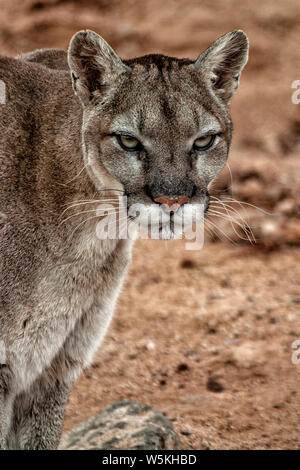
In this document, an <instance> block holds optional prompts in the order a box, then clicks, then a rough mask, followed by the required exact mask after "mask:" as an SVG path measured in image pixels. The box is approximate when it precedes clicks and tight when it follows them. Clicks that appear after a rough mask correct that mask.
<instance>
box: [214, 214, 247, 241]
mask: <svg viewBox="0 0 300 470" xmlns="http://www.w3.org/2000/svg"><path fill="white" fill-rule="evenodd" d="M210 213H211V214H213V215H214V216H215V217H220V218H221V219H224V220H229V222H230V224H231V227H232V229H233V231H234V233H235V234H236V236H237V237H239V238H240V239H241V240H248V241H249V242H250V243H251V244H252V239H251V238H250V236H249V234H248V233H247V227H245V226H244V225H242V224H241V223H240V222H238V221H237V220H235V219H232V217H231V216H230V215H227V214H222V213H221V212H218V211H210ZM234 224H236V225H238V226H239V227H240V228H241V229H242V230H243V232H244V233H245V235H246V236H247V238H244V237H242V236H241V234H240V233H238V232H237V231H236V229H235V227H234Z"/></svg>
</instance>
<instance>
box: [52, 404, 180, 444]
mask: <svg viewBox="0 0 300 470" xmlns="http://www.w3.org/2000/svg"><path fill="white" fill-rule="evenodd" d="M59 448H60V449H61V450H62V449H65V450H79V449H83V450H88V449H90V450H91V449H93V450H101V449H102V450H104V449H105V450H113V449H122V450H124V449H135V450H137V449H141V450H171V449H174V450H178V449H181V444H180V440H179V438H178V436H177V434H176V432H175V431H174V428H173V425H172V423H171V422H170V421H169V420H168V419H167V418H166V417H165V416H164V415H163V414H161V413H159V412H158V411H156V410H155V409H153V408H150V407H149V406H144V405H140V404H139V403H134V402H131V401H120V402H116V403H113V404H112V405H110V406H108V407H107V408H105V409H104V410H103V411H101V412H100V413H98V414H97V415H95V416H93V417H92V418H90V419H88V420H87V421H84V422H82V423H80V424H79V425H78V426H76V427H75V428H74V429H72V431H70V432H69V433H68V434H65V435H64V436H63V437H62V440H61V444H60V447H59Z"/></svg>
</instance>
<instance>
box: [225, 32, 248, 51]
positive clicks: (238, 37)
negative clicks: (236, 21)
mask: <svg viewBox="0 0 300 470" xmlns="http://www.w3.org/2000/svg"><path fill="white" fill-rule="evenodd" d="M229 34H230V35H231V36H232V39H234V40H235V41H237V42H239V43H240V44H241V45H244V46H246V47H248V46H249V40H248V37H247V34H246V33H245V32H244V31H243V30H242V29H236V30H235V31H232V32H231V33H229Z"/></svg>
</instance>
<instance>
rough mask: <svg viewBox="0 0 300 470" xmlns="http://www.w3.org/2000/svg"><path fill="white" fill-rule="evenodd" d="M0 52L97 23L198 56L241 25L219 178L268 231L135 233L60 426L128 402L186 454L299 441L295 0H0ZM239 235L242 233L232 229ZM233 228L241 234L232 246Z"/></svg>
mask: <svg viewBox="0 0 300 470" xmlns="http://www.w3.org/2000/svg"><path fill="white" fill-rule="evenodd" d="M0 8H1V16H0V52H1V53H3V54H14V55H16V54H19V53H21V52H25V51H29V50H33V49H35V48H42V47H58V46H59V47H67V44H68V41H69V39H70V37H71V35H72V34H73V33H75V32H76V31H77V30H79V29H83V28H89V29H93V30H95V31H97V32H99V33H100V34H101V35H103V36H104V38H105V39H107V40H108V41H109V42H110V43H111V45H112V46H113V47H114V48H115V49H116V50H117V51H118V52H119V53H120V55H121V56H123V57H132V56H135V55H141V54H145V53H149V52H162V53H165V54H169V55H178V56H180V57H184V56H185V57H186V56H188V57H195V58H196V57H197V55H198V54H199V53H200V52H201V51H202V50H203V49H204V48H206V47H207V46H208V45H209V44H210V43H211V42H212V41H214V40H215V39H216V38H217V37H219V36H220V35H222V34H223V33H225V32H228V31H230V30H233V29H237V28H239V29H243V30H244V31H245V32H246V33H247V34H248V36H249V40H250V60H249V63H248V65H247V67H246V69H245V71H244V73H243V75H242V79H241V85H240V89H239V91H238V94H237V96H236V97H235V98H234V99H233V102H232V116H233V121H234V124H235V133H234V139H233V144H232V149H231V154H230V159H229V164H230V168H231V171H232V178H231V176H230V171H229V169H228V167H226V168H225V169H224V171H223V173H222V175H221V176H220V178H219V179H218V181H217V183H216V184H215V185H214V191H215V194H216V195H217V196H218V197H220V198H221V199H223V198H227V197H234V198H236V199H238V200H240V201H244V202H247V203H249V204H254V205H256V206H258V207H260V208H261V209H263V210H264V211H267V212H261V211H259V210H256V209H254V208H252V207H250V206H246V208H248V209H247V210H246V212H247V213H246V214H245V213H244V212H243V211H242V209H240V206H239V205H233V207H235V208H236V209H237V210H239V212H240V213H243V217H246V219H247V221H248V223H249V224H250V225H251V228H252V230H253V232H254V235H255V237H256V239H257V243H256V244H255V245H250V244H249V243H247V242H246V241H244V240H240V239H239V238H238V237H237V236H236V233H235V231H234V230H233V229H232V227H231V225H230V223H229V222H228V221H227V222H226V221H222V220H219V219H215V220H213V219H211V220H213V221H214V222H215V223H217V224H218V227H219V231H217V234H218V235H219V237H220V239H219V238H218V236H216V235H214V236H212V235H209V234H208V233H207V237H206V243H205V247H204V248H203V249H202V250H200V251H197V252H192V251H186V250H185V245H184V241H177V242H169V243H168V242H159V241H147V240H143V241H138V242H137V244H136V246H135V250H134V260H133V265H132V267H131V270H130V275H129V278H128V280H127V282H126V284H125V286H124V288H123V291H122V295H121V298H120V300H119V303H118V308H117V311H116V314H115V317H114V320H113V323H112V325H111V327H110V329H109V332H108V335H107V337H106V339H105V342H104V344H103V346H102V348H101V349H100V350H99V351H98V353H97V354H96V357H95V359H94V362H93V364H92V366H91V367H90V368H89V369H88V370H87V371H86V372H85V373H84V374H83V375H82V377H81V378H80V380H79V381H78V382H77V383H76V385H75V386H74V388H73V390H72V393H71V397H70V402H69V406H68V410H67V415H66V419H65V430H69V429H70V428H71V427H72V426H74V425H75V424H77V423H79V422H80V421H82V420H84V419H86V418H88V417H89V416H91V415H93V414H95V413H96V412H98V411H99V410H101V409H103V408H104V407H105V406H106V405H108V404H110V403H112V402H114V401H117V400H121V399H130V400H136V401H139V402H142V403H144V404H148V405H152V406H154V407H156V408H157V409H158V410H160V411H162V412H164V413H165V414H166V416H167V417H168V418H169V419H171V420H172V421H173V423H174V426H175V428H176V430H177V431H178V433H179V435H180V437H181V440H182V443H183V445H184V447H185V448H187V449H208V448H209V449H216V448H223V449H296V448H298V447H299V442H300V439H299V429H300V406H299V405H300V391H299V379H300V364H299V365H295V364H293V363H292V352H293V350H292V343H293V341H295V340H297V339H300V289H299V280H300V201H299V194H300V178H299V170H300V160H299V150H300V113H299V111H300V108H299V106H300V105H298V106H297V105H296V104H293V103H292V100H291V96H292V93H293V91H295V90H293V89H292V88H291V84H292V82H293V81H294V80H297V79H298V80H300V68H299V64H300V46H299V40H300V4H299V1H298V0H279V1H277V2H273V1H271V0H266V1H264V0H260V1H258V0H251V1H250V0H249V1H244V2H238V1H236V0H226V1H222V2H221V0H203V1H192V0H182V1H178V0H165V1H164V2H162V1H160V0H149V1H138V0H125V1H122V2H121V1H119V0H101V1H96V0H86V1H70V0H40V1H38V0H37V1H33V0H25V1H21V0H20V1H17V0H10V1H9V2H7V1H4V0H0ZM235 227H236V230H237V229H238V228H239V227H238V226H237V225H236V226H235ZM221 230H222V231H223V232H225V234H226V236H228V237H229V238H230V239H231V240H232V241H231V242H230V241H229V240H228V238H226V236H224V235H222V232H221Z"/></svg>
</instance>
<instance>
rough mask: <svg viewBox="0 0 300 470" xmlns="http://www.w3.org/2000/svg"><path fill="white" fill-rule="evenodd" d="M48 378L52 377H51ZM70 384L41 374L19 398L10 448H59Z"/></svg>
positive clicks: (15, 410) (16, 403)
mask: <svg viewBox="0 0 300 470" xmlns="http://www.w3.org/2000/svg"><path fill="white" fill-rule="evenodd" d="M48 379H49V377H48ZM68 394H69V386H67V385H66V384H65V383H62V382H60V381H58V380H56V381H54V383H53V384H51V382H50V381H49V382H48V380H47V379H46V378H44V377H42V378H39V379H37V381H36V382H35V383H34V384H33V385H32V387H30V389H29V390H28V391H26V392H25V393H22V394H20V395H18V396H17V397H16V400H15V403H14V410H13V413H14V417H13V425H12V429H11V433H10V436H9V447H12V448H19V449H33V450H44V449H50V450H52V449H56V448H57V447H58V444H59V440H60V436H61V431H62V425H63V419H64V413H65V406H66V403H67V400H68Z"/></svg>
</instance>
